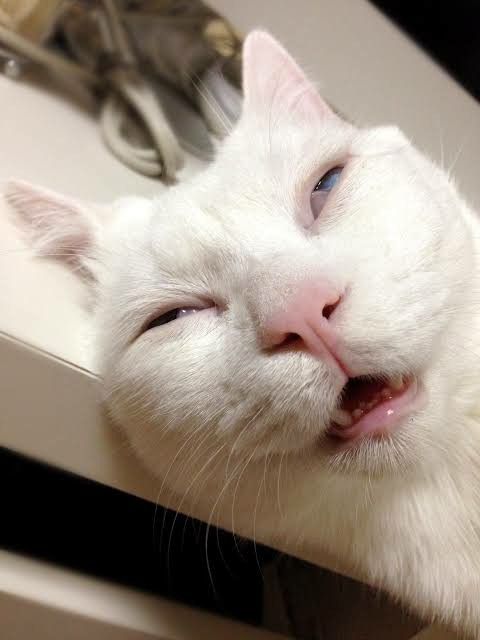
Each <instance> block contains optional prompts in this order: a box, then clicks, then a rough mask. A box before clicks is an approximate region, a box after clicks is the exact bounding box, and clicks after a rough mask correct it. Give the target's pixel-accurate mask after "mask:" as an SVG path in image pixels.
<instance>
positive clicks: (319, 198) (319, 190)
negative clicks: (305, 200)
mask: <svg viewBox="0 0 480 640" xmlns="http://www.w3.org/2000/svg"><path fill="white" fill-rule="evenodd" d="M342 171H343V167H334V168H333V169H330V171H327V173H326V174H325V175H324V176H322V178H320V180H319V181H318V182H317V184H316V186H315V189H314V190H313V192H312V195H311V197H310V203H311V207H312V214H313V218H314V220H316V219H317V218H318V216H319V215H320V211H321V210H322V209H323V207H324V205H325V202H326V201H327V198H328V194H329V193H330V191H331V190H332V189H333V187H334V186H335V185H336V184H337V182H338V181H339V179H340V175H341V173H342Z"/></svg>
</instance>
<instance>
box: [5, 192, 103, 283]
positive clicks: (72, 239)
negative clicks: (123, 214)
mask: <svg viewBox="0 0 480 640" xmlns="http://www.w3.org/2000/svg"><path fill="white" fill-rule="evenodd" d="M4 196H5V199H6V201H7V202H8V204H9V205H10V207H11V209H12V212H13V214H14V221H15V222H16V224H17V225H18V226H19V227H20V228H21V229H22V230H24V231H25V232H26V235H27V239H28V241H29V244H30V245H31V246H32V248H33V249H34V251H35V252H36V254H37V255H39V256H50V257H52V258H55V259H57V260H60V261H61V262H64V263H67V264H68V265H69V266H71V267H72V268H74V269H75V271H76V272H78V273H79V274H80V275H81V276H83V277H86V278H92V277H94V274H93V269H92V259H93V255H94V253H95V249H96V246H97V244H98V240H99V232H100V228H99V224H98V222H97V220H96V218H95V215H94V213H93V211H92V210H91V208H89V207H88V206H87V205H85V204H83V203H81V202H79V201H77V200H74V199H73V198H72V199H71V198H67V197H65V196H62V195H59V194H57V193H54V192H53V191H49V190H47V189H43V188H40V187H36V186H34V185H31V184H28V183H26V182H21V181H11V182H8V183H7V185H6V188H5V191H4Z"/></svg>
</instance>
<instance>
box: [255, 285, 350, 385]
mask: <svg viewBox="0 0 480 640" xmlns="http://www.w3.org/2000/svg"><path fill="white" fill-rule="evenodd" d="M340 301H341V295H340V294H339V292H338V291H337V290H336V289H335V288H334V287H333V286H332V285H330V284H328V283H311V282H309V283H304V284H302V285H300V286H299V287H298V288H297V290H296V291H295V292H294V294H293V295H292V296H291V297H290V298H288V299H287V301H286V303H285V306H284V307H283V309H281V310H279V311H277V312H275V313H273V314H271V315H269V316H267V317H266V319H265V322H264V323H263V327H262V328H263V332H262V345H263V347H264V348H266V349H275V348H292V349H293V348H299V347H300V348H302V349H304V350H306V351H308V352H309V353H311V354H312V355H314V356H316V357H317V358H320V359H322V360H324V361H326V362H327V363H329V364H332V365H333V366H336V367H337V368H338V367H340V368H341V369H342V370H343V371H344V373H346V372H345V369H344V367H343V365H342V363H341V362H340V361H339V359H338V357H337V355H336V349H337V344H338V336H337V335H336V332H335V330H334V329H333V327H332V322H331V316H332V314H333V313H334V311H335V310H336V309H337V308H338V305H339V304H340Z"/></svg>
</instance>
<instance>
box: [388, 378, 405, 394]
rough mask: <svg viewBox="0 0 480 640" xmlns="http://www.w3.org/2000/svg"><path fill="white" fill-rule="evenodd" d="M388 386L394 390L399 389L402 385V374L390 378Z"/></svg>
mask: <svg viewBox="0 0 480 640" xmlns="http://www.w3.org/2000/svg"><path fill="white" fill-rule="evenodd" d="M390 386H391V387H392V389H395V391H400V389H401V388H402V387H403V376H402V375H396V376H394V377H393V378H392V379H391V380H390Z"/></svg>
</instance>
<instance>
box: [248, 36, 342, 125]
mask: <svg viewBox="0 0 480 640" xmlns="http://www.w3.org/2000/svg"><path fill="white" fill-rule="evenodd" d="M243 92H244V104H245V110H246V111H250V112H256V113H257V114H258V113H259V114H262V113H265V114H267V115H269V114H270V113H275V112H278V110H279V109H281V110H282V111H283V112H284V113H287V114H290V116H291V117H293V118H294V117H302V118H304V119H306V120H308V121H309V122H311V121H312V118H314V119H318V118H320V119H323V118H325V117H335V115H334V113H333V111H332V110H331V109H330V107H329V106H328V105H327V103H326V102H325V101H324V100H323V99H322V98H321V97H320V95H319V94H318V92H317V90H316V88H315V86H314V85H313V84H312V82H311V81H310V80H309V79H308V78H307V77H306V75H305V74H304V73H303V71H302V70H301V69H300V67H299V66H298V64H297V63H296V62H295V60H294V59H293V58H292V57H291V55H290V54H289V53H287V51H286V50H285V49H284V48H283V47H282V45H281V44H280V43H279V42H277V40H275V38H273V37H272V36H271V35H270V34H268V33H266V32H265V31H252V32H251V33H250V34H249V35H248V36H247V38H246V39H245V43H244V45H243Z"/></svg>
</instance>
